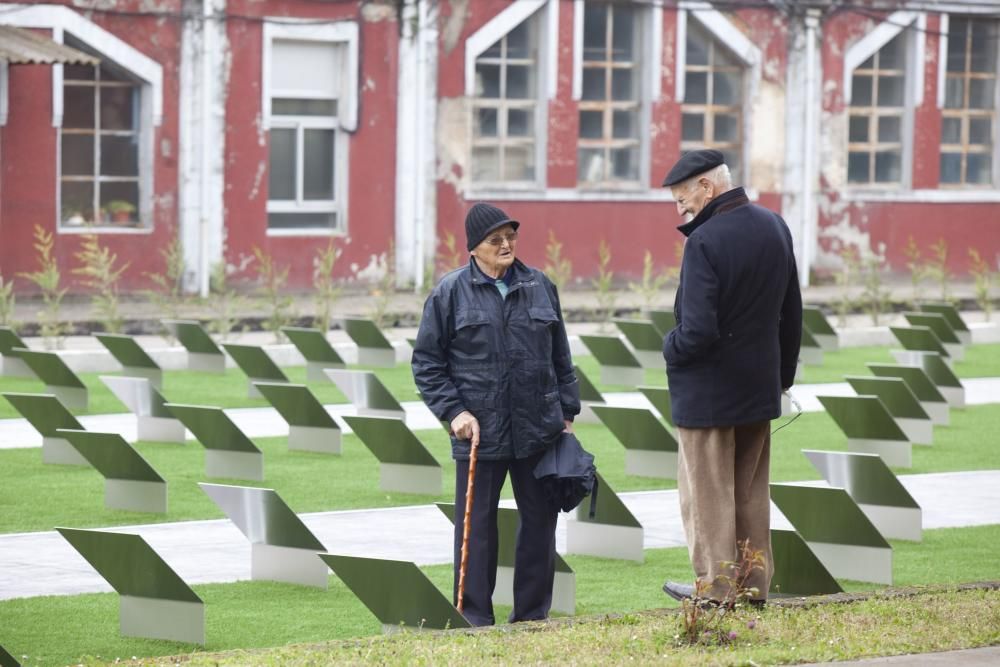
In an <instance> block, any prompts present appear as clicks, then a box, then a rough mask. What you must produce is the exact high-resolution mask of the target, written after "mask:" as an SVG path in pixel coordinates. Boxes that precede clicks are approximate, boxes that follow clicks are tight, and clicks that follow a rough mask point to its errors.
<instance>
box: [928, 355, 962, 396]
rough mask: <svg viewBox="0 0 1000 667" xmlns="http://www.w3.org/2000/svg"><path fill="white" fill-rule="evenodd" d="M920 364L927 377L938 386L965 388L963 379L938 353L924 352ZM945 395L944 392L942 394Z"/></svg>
mask: <svg viewBox="0 0 1000 667" xmlns="http://www.w3.org/2000/svg"><path fill="white" fill-rule="evenodd" d="M920 365H921V367H922V368H923V369H924V372H925V373H927V377H928V378H930V380H931V382H933V383H934V384H935V386H938V387H950V388H954V389H964V386H963V385H962V381H961V380H960V379H958V376H957V375H955V371H953V370H952V369H951V366H949V365H948V363H947V362H946V361H945V360H944V359H943V358H942V357H941V355H938V354H924V355H921V357H920ZM942 396H943V394H942Z"/></svg>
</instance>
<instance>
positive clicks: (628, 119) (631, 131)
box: [613, 110, 638, 139]
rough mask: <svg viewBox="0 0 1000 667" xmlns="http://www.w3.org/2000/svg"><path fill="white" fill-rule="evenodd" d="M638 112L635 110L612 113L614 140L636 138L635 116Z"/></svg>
mask: <svg viewBox="0 0 1000 667" xmlns="http://www.w3.org/2000/svg"><path fill="white" fill-rule="evenodd" d="M637 115H638V111H635V110H624V111H622V110H616V111H615V112H614V119H613V124H614V135H613V136H614V138H615V139H635V138H636V137H637V133H636V126H637V123H636V116H637Z"/></svg>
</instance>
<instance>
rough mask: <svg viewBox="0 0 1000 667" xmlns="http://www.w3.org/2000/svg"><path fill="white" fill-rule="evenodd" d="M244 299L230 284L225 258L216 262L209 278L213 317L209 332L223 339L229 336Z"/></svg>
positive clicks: (209, 324) (210, 303)
mask: <svg viewBox="0 0 1000 667" xmlns="http://www.w3.org/2000/svg"><path fill="white" fill-rule="evenodd" d="M243 301H244V299H243V297H242V296H241V295H240V294H239V293H237V291H236V290H235V289H234V288H233V287H231V286H230V285H229V267H228V266H227V264H226V262H225V260H223V261H221V262H217V263H216V264H214V265H213V266H212V272H211V275H210V276H209V279H208V305H209V308H210V309H211V311H212V319H210V320H209V321H208V330H209V332H211V333H214V334H216V335H217V336H219V337H220V338H221V339H222V340H226V339H227V338H229V334H230V333H232V331H233V326H234V325H235V324H236V313H237V311H238V310H239V308H240V306H241V305H242V304H243Z"/></svg>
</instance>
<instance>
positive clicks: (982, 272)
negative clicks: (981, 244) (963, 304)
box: [969, 248, 995, 322]
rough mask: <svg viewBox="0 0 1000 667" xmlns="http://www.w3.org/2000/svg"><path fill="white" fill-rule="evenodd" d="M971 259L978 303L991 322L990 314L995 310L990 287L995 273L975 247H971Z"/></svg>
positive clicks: (987, 319)
mask: <svg viewBox="0 0 1000 667" xmlns="http://www.w3.org/2000/svg"><path fill="white" fill-rule="evenodd" d="M969 259H970V260H971V261H972V268H971V272H972V275H973V277H974V278H975V279H976V288H975V289H976V303H977V304H979V307H980V309H982V311H983V317H985V318H986V321H987V322H989V321H990V314H991V313H992V312H993V301H992V300H991V299H990V289H991V288H992V286H993V278H994V276H995V274H994V273H993V271H992V270H990V265H989V264H988V263H987V262H986V260H985V259H983V258H982V257H981V256H980V254H979V251H978V250H976V249H975V248H969Z"/></svg>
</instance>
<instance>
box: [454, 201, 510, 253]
mask: <svg viewBox="0 0 1000 667" xmlns="http://www.w3.org/2000/svg"><path fill="white" fill-rule="evenodd" d="M504 225H511V226H513V227H514V229H517V228H518V227H520V226H521V223H520V222H518V221H517V220H511V219H510V216H508V215H507V214H506V213H504V212H503V210H501V209H499V208H497V207H496V206H493V205H492V204H487V203H486V202H477V203H476V204H474V205H473V207H472V208H470V209H469V212H468V213H467V214H466V215H465V239H466V247H467V248H468V249H469V250H472V249H473V248H475V247H476V246H477V245H479V244H480V243H482V242H483V239H485V238H486V237H487V236H488V235H489V233H490V232H492V231H493V230H494V229H496V228H497V227H503V226H504Z"/></svg>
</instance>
